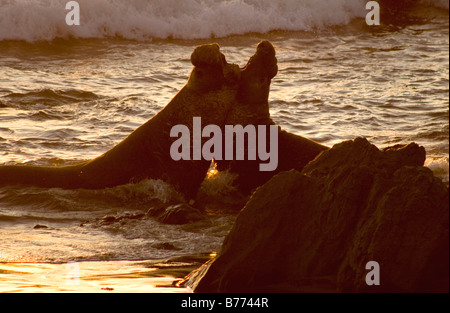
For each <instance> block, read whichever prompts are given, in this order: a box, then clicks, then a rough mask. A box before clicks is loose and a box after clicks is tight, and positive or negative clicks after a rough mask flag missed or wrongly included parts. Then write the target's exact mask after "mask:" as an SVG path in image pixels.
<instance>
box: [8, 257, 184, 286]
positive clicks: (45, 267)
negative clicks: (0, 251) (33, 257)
mask: <svg viewBox="0 0 450 313" xmlns="http://www.w3.org/2000/svg"><path fill="white" fill-rule="evenodd" d="M152 271H154V269H152V268H147V267H145V264H144V262H133V261H114V262H79V263H76V262H70V263H67V264H66V263H64V264H49V263H45V264H43V263H0V274H1V275H0V292H2V293H3V292H27V293H28V292H43V291H45V292H87V293H91V292H95V293H97V292H125V293H128V292H170V293H173V292H176V293H188V292H192V290H190V289H187V288H176V287H173V282H174V278H173V277H170V276H163V277H153V276H152V275H151V272H152ZM2 282H5V283H2ZM6 282H7V284H6Z"/></svg>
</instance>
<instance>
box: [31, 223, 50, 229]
mask: <svg viewBox="0 0 450 313" xmlns="http://www.w3.org/2000/svg"><path fill="white" fill-rule="evenodd" d="M33 229H48V226H45V225H40V224H36V225H35V226H34V227H33Z"/></svg>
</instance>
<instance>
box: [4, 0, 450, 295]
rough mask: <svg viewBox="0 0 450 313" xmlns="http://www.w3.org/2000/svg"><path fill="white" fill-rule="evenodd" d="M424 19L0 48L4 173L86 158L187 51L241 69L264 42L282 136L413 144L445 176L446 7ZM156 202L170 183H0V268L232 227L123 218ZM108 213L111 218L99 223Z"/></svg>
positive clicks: (164, 83) (117, 137)
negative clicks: (66, 186) (74, 186)
mask: <svg viewBox="0 0 450 313" xmlns="http://www.w3.org/2000/svg"><path fill="white" fill-rule="evenodd" d="M0 9H1V8H0ZM431 16H432V18H429V16H427V19H426V21H423V22H421V23H411V24H408V25H401V26H393V25H391V26H390V27H380V28H369V27H367V26H365V25H363V23H362V22H361V20H356V21H355V20H353V21H352V22H349V21H347V19H346V18H344V19H343V20H342V21H340V20H339V21H336V22H335V23H334V24H332V25H329V26H327V25H326V26H325V27H322V28H320V27H318V25H315V26H314V25H313V26H314V27H312V28H311V29H303V28H301V29H300V30H295V29H293V30H292V29H289V28H287V27H284V28H283V26H280V29H279V30H272V31H271V32H269V33H261V31H260V30H257V29H255V30H253V32H250V33H248V32H247V31H242V33H239V31H238V33H237V34H236V35H228V34H227V36H224V37H220V38H214V39H211V38H207V39H192V38H184V36H180V37H181V38H182V39H176V38H166V39H153V40H149V39H148V38H147V39H145V38H144V39H143V38H134V37H129V38H127V36H126V35H124V34H121V35H120V37H107V38H91V39H89V38H71V39H67V38H51V39H52V40H50V41H40V40H38V41H33V40H31V41H25V40H27V38H24V39H25V40H2V41H0V164H16V163H27V164H43V165H49V164H51V165H63V164H70V163H72V162H76V161H80V160H86V159H90V158H93V157H96V156H98V155H100V154H102V153H103V152H105V151H107V150H108V149H110V148H111V147H113V146H114V145H116V144H117V143H119V142H120V141H121V140H123V139H124V138H125V137H126V136H127V135H128V134H129V133H131V132H132V131H133V130H134V129H136V128H137V127H138V126H140V125H141V124H142V123H144V122H145V121H147V120H148V119H150V118H151V117H152V116H153V115H154V114H155V113H156V112H158V111H159V110H160V109H161V108H162V107H164V106H165V105H166V104H167V103H168V102H169V101H170V99H171V98H172V97H173V96H174V95H175V94H176V93H177V91H178V90H180V89H181V88H182V86H183V85H184V84H185V83H186V81H187V78H188V76H189V73H190V70H191V68H192V65H191V63H190V54H191V52H192V51H193V49H194V47H195V46H197V45H199V44H203V43H209V42H211V41H216V42H218V43H219V44H220V45H221V49H222V52H223V53H224V54H225V55H226V57H227V60H228V61H229V62H233V63H238V64H239V65H240V66H244V65H245V63H246V62H247V60H248V58H249V57H250V56H251V55H252V54H253V53H254V51H255V47H256V44H257V43H258V42H259V41H260V40H261V39H269V40H271V41H272V43H273V44H274V46H275V48H276V50H277V57H278V62H279V73H278V75H277V76H276V77H275V78H274V79H273V81H272V88H271V93H270V98H269V100H270V110H271V114H272V117H273V119H274V120H275V121H276V122H277V123H279V124H280V125H281V126H282V127H283V128H285V129H286V130H288V131H291V132H293V133H296V134H299V135H302V136H305V137H308V138H310V139H314V140H316V141H319V142H321V143H323V144H326V145H329V146H332V145H333V144H336V143H338V142H341V141H343V140H348V139H353V138H355V137H357V136H365V137H367V138H368V139H369V140H370V141H371V142H372V143H374V144H376V145H377V146H378V147H380V148H383V147H386V146H389V145H394V144H398V143H408V142H411V141H415V142H417V143H418V144H420V145H422V146H424V147H425V148H426V150H427V165H428V166H429V167H430V168H431V169H432V170H433V171H434V172H435V174H436V175H437V176H438V177H440V178H442V179H443V180H446V181H448V158H449V121H448V119H449V102H448V101H449V100H448V97H449V80H448V79H449V33H448V27H449V23H448V4H447V9H446V10H442V9H434V10H433V11H432V15H431ZM341 24H342V25H341ZM0 25H1V22H0ZM281 29H284V30H281ZM106 35H108V34H106ZM1 36H2V33H1V31H0V37H1ZM75 37H76V36H75ZM183 38H184V39H183ZM6 39H9V38H6ZM38 39H39V38H38ZM131 39H133V40H131ZM134 39H140V40H139V41H136V40H134ZM213 183H214V182H213ZM216 183H217V182H216ZM221 187H222V186H221V185H220V184H218V183H217V185H216V188H221ZM155 199H157V200H158V201H162V202H164V201H166V202H170V201H171V194H170V187H168V186H166V185H164V184H162V183H161V182H155V181H144V182H141V183H139V184H137V185H128V186H119V187H116V188H112V189H108V190H101V191H85V190H77V191H64V190H59V189H50V190H44V189H39V188H19V187H2V188H0V238H1V239H2V241H1V243H0V262H8V263H9V262H43V263H64V262H69V261H74V260H75V261H86V260H87V261H108V260H148V259H158V258H161V259H162V258H167V257H172V256H177V255H188V254H195V253H210V252H211V251H216V250H217V249H219V247H220V245H221V242H222V240H223V237H224V236H225V235H226V233H227V231H228V230H229V229H230V227H231V225H232V222H233V220H234V216H232V215H221V216H211V219H210V220H209V221H208V222H204V223H199V224H188V225H184V226H174V225H163V224H161V223H159V222H157V221H155V220H153V219H151V218H133V216H138V215H139V214H141V215H142V214H146V212H147V211H148V209H149V208H151V206H152V205H153V203H154V201H155ZM127 214H128V215H127ZM107 216H110V217H111V216H112V217H114V218H115V219H116V221H119V220H120V222H115V223H109V224H108V223H104V221H105V219H104V218H105V217H107ZM102 219H103V220H102ZM36 225H43V226H45V227H43V228H39V227H37V228H36V227H35V226H36ZM0 273H1V271H0ZM0 290H1V289H0Z"/></svg>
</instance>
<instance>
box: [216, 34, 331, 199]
mask: <svg viewBox="0 0 450 313" xmlns="http://www.w3.org/2000/svg"><path fill="white" fill-rule="evenodd" d="M277 72H278V65H277V58H276V57H275V49H274V47H273V45H272V44H271V43H270V42H269V41H267V40H264V41H261V42H260V43H259V44H258V46H257V49H256V53H255V54H254V55H253V56H252V57H251V58H250V60H249V61H248V63H247V65H246V66H245V67H244V68H243V69H242V72H241V80H240V82H239V90H238V92H237V94H236V103H235V105H234V106H233V107H232V109H231V111H230V112H229V114H228V117H227V120H226V121H225V124H226V125H238V124H239V125H242V126H247V125H266V126H270V125H276V124H275V122H274V121H273V120H272V119H271V117H270V112H269V92H270V84H271V80H272V78H273V77H275V75H276V74H277ZM265 129H266V136H265V138H266V140H267V143H266V147H270V145H271V143H270V142H269V139H270V135H269V134H268V132H269V131H268V127H266V128H265ZM259 135H260V133H258V136H259ZM327 149H329V148H328V147H326V146H324V145H321V144H319V143H317V142H315V141H312V140H309V139H307V138H304V137H301V136H298V135H295V134H292V133H289V132H286V131H285V130H282V129H281V128H280V127H279V126H278V167H277V169H276V170H275V171H267V172H262V171H260V168H259V162H257V161H251V160H239V161H236V159H235V160H234V161H218V162H217V168H218V169H219V170H229V171H230V172H231V173H235V174H238V177H237V179H236V180H235V185H236V187H238V189H239V190H240V191H242V192H243V193H245V194H247V193H249V192H251V191H252V190H253V189H255V188H256V187H258V186H261V185H263V184H264V183H265V182H267V181H268V180H269V179H270V178H271V177H272V176H274V175H275V174H276V173H279V172H282V171H287V170H291V169H293V168H295V169H297V170H299V171H301V170H302V169H303V167H304V166H305V165H306V164H308V163H309V162H310V161H312V160H313V159H314V158H315V157H316V156H317V155H318V154H319V153H320V152H322V151H324V150H327ZM246 152H247V151H246ZM245 154H247V153H245Z"/></svg>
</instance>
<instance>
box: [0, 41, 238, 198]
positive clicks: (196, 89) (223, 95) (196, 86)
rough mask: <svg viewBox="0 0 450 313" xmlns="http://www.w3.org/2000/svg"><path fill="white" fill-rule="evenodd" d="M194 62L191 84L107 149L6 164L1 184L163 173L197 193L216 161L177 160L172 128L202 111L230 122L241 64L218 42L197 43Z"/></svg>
mask: <svg viewBox="0 0 450 313" xmlns="http://www.w3.org/2000/svg"><path fill="white" fill-rule="evenodd" d="M191 62H192V64H193V65H194V68H193V70H192V72H191V75H190V77H189V79H188V82H187V84H186V85H185V86H184V87H183V88H182V89H181V90H180V91H179V92H178V93H177V95H176V96H175V97H174V98H173V99H172V100H171V101H170V102H169V104H167V105H166V106H165V107H164V108H163V109H162V110H161V111H160V112H159V113H158V114H156V115H155V116H154V117H153V118H151V119H150V120H149V121H148V122H146V123H145V124H143V125H142V126H140V127H139V128H137V129H136V130H135V131H134V132H133V133H131V134H130V135H129V136H128V137H127V138H126V139H124V140H123V141H122V142H120V143H119V144H118V145H116V146H115V147H113V148H112V149H111V150H109V151H107V152H106V153H105V154H103V155H101V156H99V157H98V158H96V159H93V160H90V161H86V162H82V163H79V164H75V165H71V166H62V167H43V166H28V165H8V166H0V185H6V184H9V185H11V184H25V185H34V186H39V187H48V188H50V187H59V188H66V189H77V188H85V189H101V188H107V187H113V186H117V185H122V184H127V183H133V182H138V181H140V180H142V179H145V178H151V179H162V180H164V181H166V182H168V183H169V184H171V185H173V186H174V187H175V188H176V189H177V190H178V191H180V192H181V193H182V194H184V195H185V196H186V197H187V198H188V199H191V198H193V197H194V196H195V193H196V191H197V190H198V188H199V186H200V184H201V182H202V181H203V179H204V177H205V175H206V172H207V170H208V168H209V166H210V161H208V160H200V161H189V160H180V161H174V160H173V159H172V158H171V156H170V147H171V145H172V143H173V141H174V140H176V139H175V138H171V137H170V131H171V128H172V127H173V126H174V125H179V124H182V125H186V126H187V127H189V129H190V130H191V131H192V120H193V117H196V116H198V117H201V118H202V120H203V121H204V122H205V123H208V124H216V125H224V122H225V119H226V116H227V114H228V112H229V110H230V108H231V106H232V105H233V103H234V100H235V95H236V92H237V89H238V81H239V78H240V69H239V67H238V66H237V65H233V64H228V63H227V62H226V60H225V57H224V55H223V54H222V53H221V52H220V48H219V46H218V45H217V44H209V45H203V46H199V47H197V48H196V49H195V50H194V52H193V53H192V55H191Z"/></svg>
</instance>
